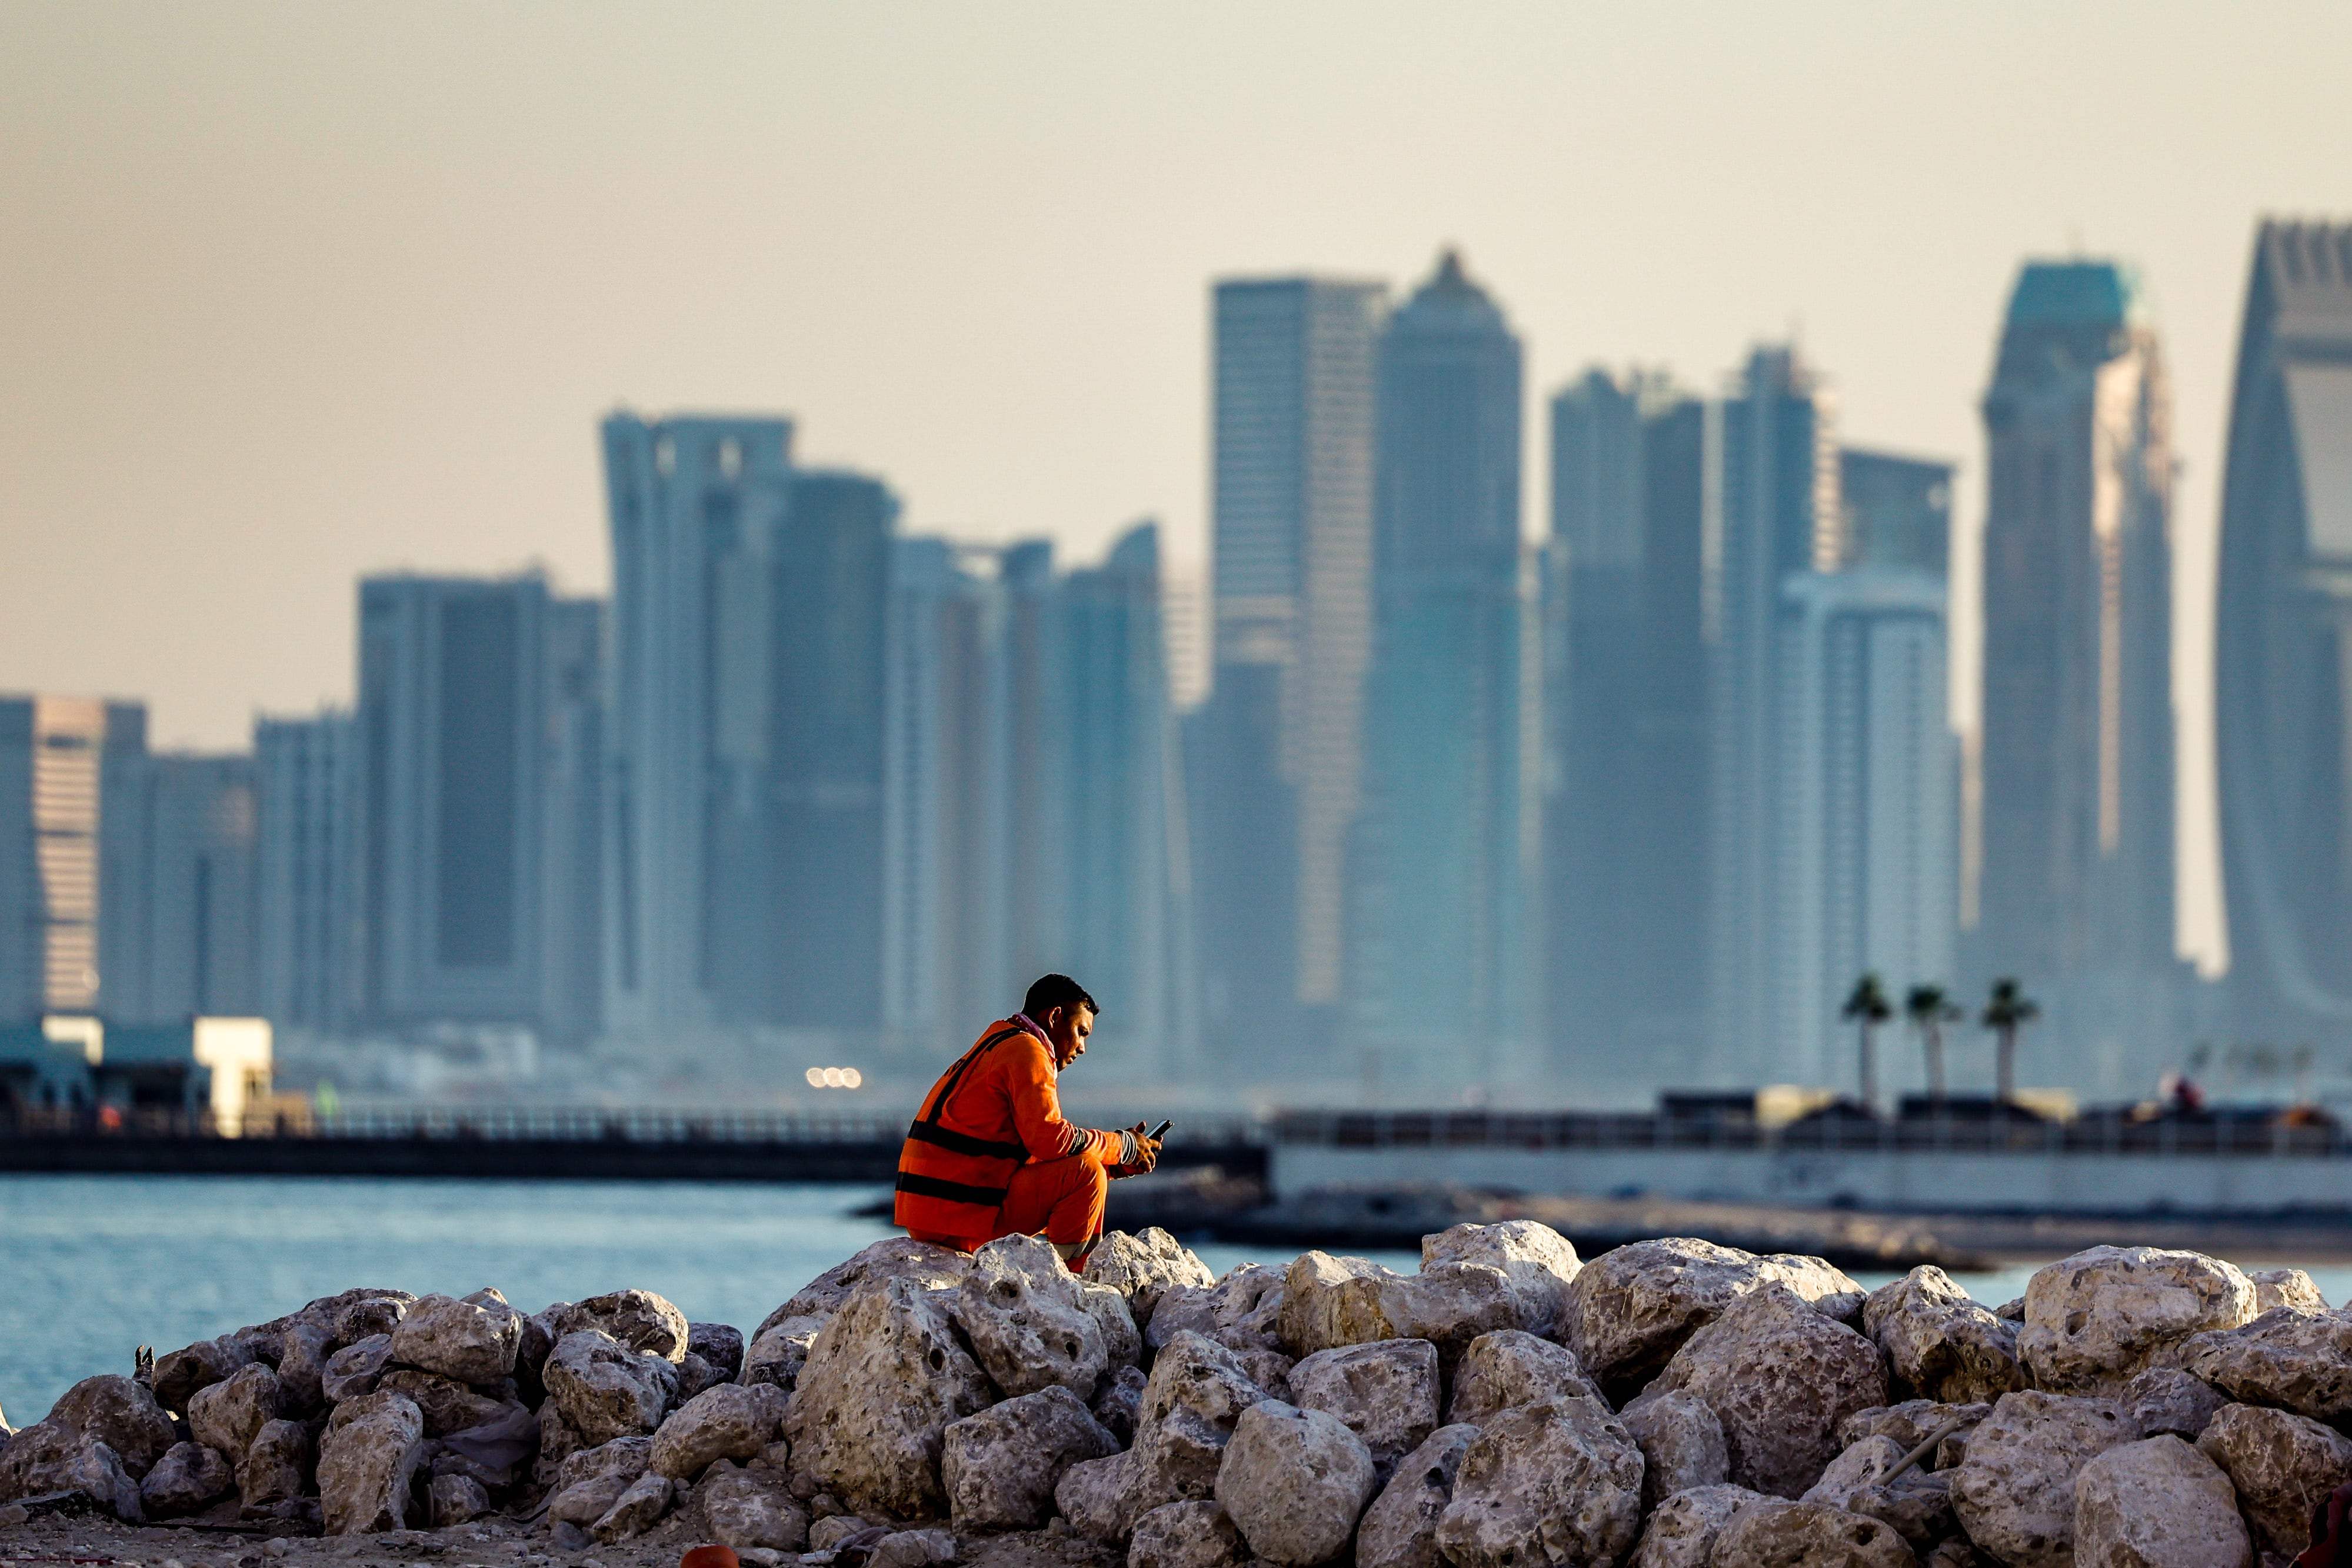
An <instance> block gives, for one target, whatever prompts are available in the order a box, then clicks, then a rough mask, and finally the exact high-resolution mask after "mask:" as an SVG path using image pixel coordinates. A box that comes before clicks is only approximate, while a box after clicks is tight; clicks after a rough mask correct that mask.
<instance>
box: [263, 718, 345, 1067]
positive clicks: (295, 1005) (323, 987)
mask: <svg viewBox="0 0 2352 1568" xmlns="http://www.w3.org/2000/svg"><path fill="white" fill-rule="evenodd" d="M253 761H254V772H255V776H256V779H257V787H258V794H259V808H260V821H259V844H258V847H257V852H256V875H257V881H258V886H257V892H256V895H255V897H256V903H257V920H258V923H259V933H258V942H259V951H258V954H257V959H256V967H257V969H258V971H259V985H260V992H261V1000H260V1011H261V1013H262V1016H264V1017H265V1018H267V1019H269V1021H270V1022H271V1024H273V1025H274V1026H276V1027H277V1028H278V1029H279V1030H288V1029H307V1030H322V1031H323V1030H336V1029H340V1028H342V1027H344V1026H347V1025H348V1024H350V1023H351V1022H352V1021H353V1019H355V1017H356V1015H357V1004H358V999H359V991H358V983H357V981H358V977H357V974H356V971H355V969H354V968H353V960H354V958H355V956H356V955H357V953H358V952H359V901H358V898H357V895H356V877H357V873H358V871H359V845H358V835H359V822H360V802H359V731H358V727H357V726H356V725H355V724H354V722H353V720H352V716H351V715H350V714H349V713H347V712H342V711H339V710H334V709H329V710H327V711H325V712H322V713H320V714H319V715H317V716H315V717H311V718H281V719H262V720H260V721H259V722H257V723H256V724H255V726H254V727H253Z"/></svg>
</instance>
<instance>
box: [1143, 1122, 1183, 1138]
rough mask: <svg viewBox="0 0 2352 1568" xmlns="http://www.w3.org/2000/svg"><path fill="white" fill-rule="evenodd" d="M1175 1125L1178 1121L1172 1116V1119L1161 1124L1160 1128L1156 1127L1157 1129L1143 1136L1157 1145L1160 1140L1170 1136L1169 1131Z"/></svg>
mask: <svg viewBox="0 0 2352 1568" xmlns="http://www.w3.org/2000/svg"><path fill="white" fill-rule="evenodd" d="M1175 1124H1176V1119H1175V1118H1174V1117H1173V1116H1171V1117H1170V1118H1169V1119H1168V1120H1167V1121H1165V1122H1162V1123H1160V1125H1158V1126H1156V1127H1154V1128H1152V1129H1151V1131H1150V1132H1148V1133H1146V1134H1143V1135H1144V1136H1145V1137H1147V1138H1150V1140H1151V1141H1152V1142H1153V1143H1155V1144H1156V1143H1158V1142H1159V1141H1160V1139H1162V1138H1164V1137H1166V1136H1167V1135H1168V1129H1169V1128H1171V1127H1172V1126H1174V1125H1175Z"/></svg>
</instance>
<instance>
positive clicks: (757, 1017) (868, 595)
mask: <svg viewBox="0 0 2352 1568" xmlns="http://www.w3.org/2000/svg"><path fill="white" fill-rule="evenodd" d="M897 523H898V497H895V496H893V495H892V494H891V493H890V490H889V488H888V486H885V485H884V484H883V483H882V482H881V481H880V480H878V479H875V478H872V477H870V476H866V475H863V474H850V473H842V472H837V471H832V470H812V469H803V470H800V471H798V472H796V473H794V475H793V479H792V485H791V489H790V501H789V504H788V505H787V507H786V508H785V511H784V515H783V517H782V520H781V523H780V525H779V527H778V528H777V531H776V535H775V538H774V540H773V542H772V545H771V546H770V549H771V551H772V559H773V565H772V587H771V588H770V590H769V595H768V602H769V607H770V608H769V615H770V619H771V627H772V630H771V632H770V637H771V639H772V643H771V645H772V649H773V652H772V655H771V664H770V675H769V678H770V682H771V689H770V692H769V694H768V697H767V703H768V707H767V713H766V716H765V722H766V725H767V727H768V737H767V740H766V743H765V749H766V751H767V766H766V768H765V769H764V772H765V777H764V779H761V795H762V797H763V800H764V804H765V821H764V822H763V824H762V825H763V827H764V829H765V833H766V843H765V846H764V850H763V853H764V855H765V857H766V860H767V865H768V876H769V882H768V885H767V887H766V889H765V890H764V891H763V893H762V894H761V896H760V898H759V904H760V905H761V908H762V909H763V910H764V911H765V912H766V914H767V918H766V919H765V920H763V921H761V922H759V923H758V924H757V925H750V924H748V923H747V925H745V927H744V929H745V930H746V932H751V931H756V932H757V933H758V934H759V947H758V949H757V950H756V951H755V952H754V953H752V954H751V955H746V956H747V957H748V958H749V959H750V963H749V966H748V967H747V968H746V969H745V970H742V971H739V972H738V973H737V974H736V975H735V976H734V977H733V979H734V982H735V984H734V986H733V987H731V988H730V990H732V991H733V992H734V993H735V994H734V995H733V996H731V997H730V1001H731V1003H732V1005H731V1006H730V1009H729V1010H730V1013H732V1014H733V1015H734V1016H735V1017H736V1018H737V1019H741V1020H744V1021H752V1022H765V1023H773V1024H777V1025H782V1026H784V1027H787V1028H795V1029H823V1030H839V1031H847V1032H849V1033H852V1034H855V1035H857V1036H859V1037H860V1038H870V1036H871V1035H872V1033H873V1031H874V1030H875V1029H876V1027H877V1025H878V1023H879V1022H880V1019H881V1008H882V998H881V986H882V872H881V865H882V758H883V690H882V688H883V674H884V670H883V643H884V629H885V624H886V621H887V592H888V589H887V584H888V572H889V549H890V535H891V531H892V530H893V528H896V526H897Z"/></svg>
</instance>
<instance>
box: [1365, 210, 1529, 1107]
mask: <svg viewBox="0 0 2352 1568" xmlns="http://www.w3.org/2000/svg"><path fill="white" fill-rule="evenodd" d="M1378 388H1379V402H1378V447H1377V451H1378V457H1377V462H1376V465H1375V476H1376V478H1375V486H1374V491H1373V513H1372V517H1373V528H1372V648H1371V670H1370V678H1369V680H1368V682H1367V685H1366V700H1365V748H1366V759H1365V769H1364V812H1363V816H1362V818H1361V820H1360V823H1359V828H1358V831H1357V833H1356V835H1355V843H1354V854H1353V857H1352V865H1351V873H1352V875H1351V889H1350V900H1349V918H1350V930H1349V975H1348V985H1349V1040H1350V1043H1352V1044H1353V1045H1354V1046H1355V1048H1356V1050H1357V1052H1358V1062H1359V1066H1360V1070H1361V1071H1363V1072H1364V1073H1365V1075H1366V1079H1367V1082H1368V1084H1369V1085H1370V1086H1371V1087H1373V1088H1375V1089H1377V1090H1378V1091H1379V1092H1408V1091H1411V1090H1414V1089H1417V1088H1419V1087H1420V1086H1421V1085H1423V1084H1426V1083H1430V1082H1448V1083H1460V1082H1465V1081H1466V1082H1473V1083H1476V1082H1486V1083H1489V1084H1507V1083H1510V1082H1526V1081H1528V1080H1529V1079H1530V1078H1532V1076H1533V1075H1534V1074H1535V1072H1536V1071H1538V1058H1537V1051H1536V1030H1537V1027H1538V998H1539V996H1540V994H1541V992H1540V984H1541V981H1540V973H1539V966H1540V947H1539V945H1538V942H1537V940H1536V936H1537V925H1538V913H1539V910H1538V900H1537V887H1538V876H1539V872H1540V863H1539V862H1540V858H1541V857H1540V835H1539V832H1538V813H1537V806H1538V788H1537V785H1538V779H1537V770H1538V763H1539V754H1540V746H1539V733H1540V730H1539V725H1540V709H1541V684H1540V678H1539V676H1540V658H1539V651H1540V650H1539V643H1538V637H1537V635H1536V626H1535V618H1534V607H1535V594H1534V591H1533V589H1534V560H1533V557H1532V555H1531V552H1529V550H1528V549H1527V548H1526V546H1525V544H1524V543H1523V541H1522V538H1521V530H1520V519H1519V405H1520V397H1521V364H1520V350H1519V341H1518V339H1517V337H1516V336H1515V335H1514V334H1513V332H1512V331H1511V329H1510V325H1509V323H1508V322H1507V320H1506V319H1505V318H1504V315H1503V312H1502V310H1501V309H1500V308H1498V307H1497V306H1496V304H1495V302H1494V300H1493V299H1492V298H1490V297H1489V296H1488V295H1487V293H1486V291H1485V290H1484V289H1483V288H1481V287H1478V286H1477V285H1476V284H1475V283H1474V282H1473V281H1471V279H1470V277H1469V276H1468V275H1467V273H1466V272H1465V270H1464V268H1463V266H1462V263H1461V258H1460V257H1459V256H1457V255H1455V254H1454V252H1452V251H1448V252H1446V253H1445V254H1444V256H1443V257H1442V258H1441V260H1440V262H1439V264H1438V267H1437V269H1436V272H1435V274H1434V275H1433V277H1431V278H1430V279H1429V281H1427V282H1426V283H1424V284H1423V285H1422V287H1420V289H1419V290H1418V291H1416V292H1415V293H1414V294H1413V296H1412V298H1411V299H1410V300H1408V301H1407V302H1406V303H1405V305H1404V306H1403V308H1401V309H1400V310H1398V311H1397V313H1396V314H1395V315H1394V316H1393V317H1392V318H1391V319H1390V321H1389V323H1388V325H1387V327H1386V329H1385V330H1384V331H1383V333H1382V335H1381V344H1380V352H1379V360H1378Z"/></svg>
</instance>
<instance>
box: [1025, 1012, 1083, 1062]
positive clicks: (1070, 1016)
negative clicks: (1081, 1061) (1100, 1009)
mask: <svg viewBox="0 0 2352 1568" xmlns="http://www.w3.org/2000/svg"><path fill="white" fill-rule="evenodd" d="M1037 1021H1038V1022H1039V1023H1041V1024H1043V1025H1045V1038H1046V1039H1047V1040H1052V1041H1053V1042H1054V1066H1055V1068H1056V1069H1060V1068H1064V1067H1067V1066H1068V1065H1069V1064H1070V1063H1072V1062H1073V1061H1076V1060H1077V1059H1078V1058H1080V1057H1081V1056H1084V1055H1085V1054H1086V1053H1087V1036H1088V1035H1090V1034H1092V1033H1094V1031H1095V1009H1092V1008H1090V1007H1088V1006H1087V1005H1086V1003H1084V1002H1080V1003H1079V1004H1078V1005H1077V1006H1076V1007H1071V1008H1048V1009H1045V1017H1044V1018H1042V1019H1038V1020H1037Z"/></svg>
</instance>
